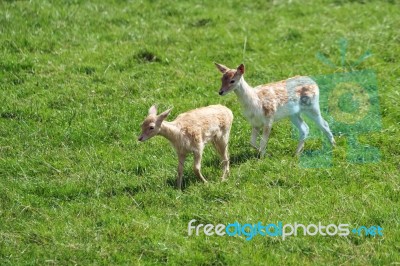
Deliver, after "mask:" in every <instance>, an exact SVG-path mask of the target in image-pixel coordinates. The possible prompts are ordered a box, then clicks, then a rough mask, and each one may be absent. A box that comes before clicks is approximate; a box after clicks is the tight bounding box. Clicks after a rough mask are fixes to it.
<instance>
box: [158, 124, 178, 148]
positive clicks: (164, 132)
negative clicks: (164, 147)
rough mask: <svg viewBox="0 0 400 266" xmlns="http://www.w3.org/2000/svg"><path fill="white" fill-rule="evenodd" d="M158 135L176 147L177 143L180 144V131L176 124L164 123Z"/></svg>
mask: <svg viewBox="0 0 400 266" xmlns="http://www.w3.org/2000/svg"><path fill="white" fill-rule="evenodd" d="M158 134H159V135H160V136H163V137H164V138H166V139H168V140H169V141H170V142H171V143H172V145H174V146H175V143H177V142H178V139H179V136H180V131H179V128H178V126H177V125H176V124H175V123H173V122H168V121H163V122H162V124H161V127H160V132H159V133H158Z"/></svg>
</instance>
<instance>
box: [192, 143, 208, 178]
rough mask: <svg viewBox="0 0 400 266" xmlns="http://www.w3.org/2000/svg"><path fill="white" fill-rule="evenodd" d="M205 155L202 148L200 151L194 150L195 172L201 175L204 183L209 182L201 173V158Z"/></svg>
mask: <svg viewBox="0 0 400 266" xmlns="http://www.w3.org/2000/svg"><path fill="white" fill-rule="evenodd" d="M202 156H203V149H200V151H196V152H194V163H193V169H194V173H195V174H196V175H197V177H199V178H200V179H201V180H202V181H203V182H204V183H207V180H206V179H205V178H204V176H203V175H202V174H201V171H200V170H201V158H202Z"/></svg>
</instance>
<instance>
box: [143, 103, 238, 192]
mask: <svg viewBox="0 0 400 266" xmlns="http://www.w3.org/2000/svg"><path fill="white" fill-rule="evenodd" d="M170 111H171V109H169V110H167V111H165V112H163V113H161V114H159V115H157V108H156V107H155V106H154V105H153V106H152V107H150V109H149V113H148V116H147V118H146V119H145V120H144V122H143V124H142V134H141V135H140V137H139V138H138V140H139V141H145V140H147V139H149V138H152V137H154V136H156V135H161V136H163V137H165V138H167V139H168V140H169V141H170V142H171V144H172V146H174V148H175V150H176V152H177V154H178V159H179V164H178V178H177V180H176V186H177V188H179V189H181V188H182V176H183V166H184V163H185V159H186V156H187V154H188V153H193V154H194V172H195V174H196V175H197V176H198V177H199V178H200V179H201V180H202V181H203V182H205V183H207V181H206V179H205V178H204V176H203V175H202V174H201V172H200V169H201V158H202V155H203V150H204V146H205V144H206V143H207V142H209V141H211V142H212V143H213V145H214V147H215V149H216V150H217V152H218V154H219V156H220V157H221V160H222V163H223V175H222V180H225V179H226V177H227V175H228V174H229V157H228V141H229V133H230V130H231V126H232V121H233V114H232V112H231V110H229V109H228V108H227V107H225V106H222V105H210V106H207V107H202V108H198V109H194V110H191V111H188V112H186V113H182V114H180V115H179V116H178V117H177V118H176V119H175V120H174V121H172V122H167V121H165V118H166V117H167V116H168V114H169V113H170Z"/></svg>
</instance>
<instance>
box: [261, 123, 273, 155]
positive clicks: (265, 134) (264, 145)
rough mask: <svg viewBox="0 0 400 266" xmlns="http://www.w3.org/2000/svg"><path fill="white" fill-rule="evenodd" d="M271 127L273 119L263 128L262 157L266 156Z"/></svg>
mask: <svg viewBox="0 0 400 266" xmlns="http://www.w3.org/2000/svg"><path fill="white" fill-rule="evenodd" d="M271 129H272V120H270V121H269V122H268V123H267V124H266V125H264V128H263V133H262V136H261V142H260V157H261V158H264V157H265V153H266V150H267V144H268V138H269V134H270V133H271Z"/></svg>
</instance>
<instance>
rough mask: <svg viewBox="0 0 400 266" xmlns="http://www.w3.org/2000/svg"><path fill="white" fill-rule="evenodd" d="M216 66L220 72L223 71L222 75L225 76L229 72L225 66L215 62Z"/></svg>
mask: <svg viewBox="0 0 400 266" xmlns="http://www.w3.org/2000/svg"><path fill="white" fill-rule="evenodd" d="M214 64H215V66H216V67H217V68H218V70H219V71H221V73H222V74H225V72H226V71H228V70H229V68H228V67H226V66H224V65H221V64H218V63H215V62H214Z"/></svg>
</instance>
